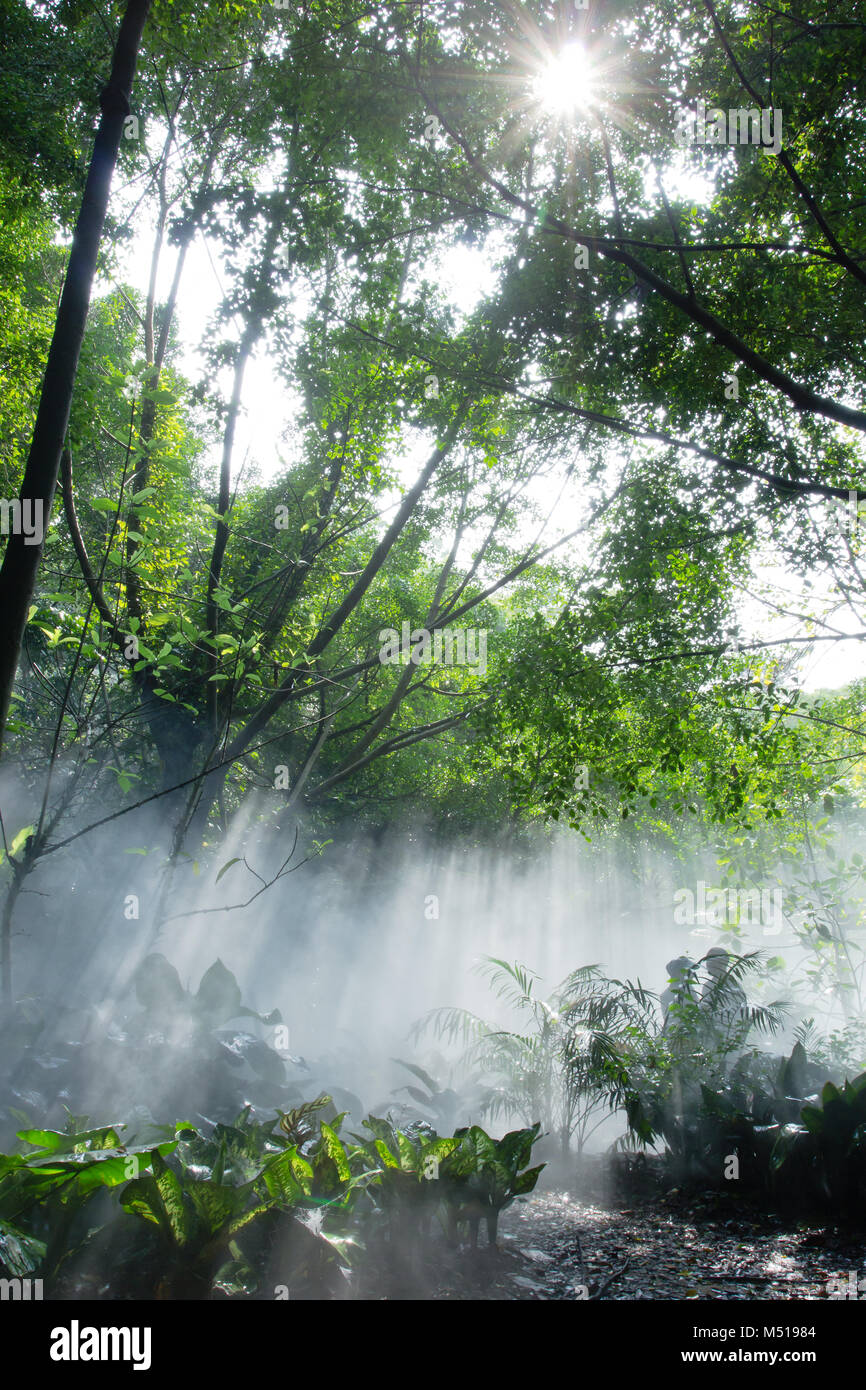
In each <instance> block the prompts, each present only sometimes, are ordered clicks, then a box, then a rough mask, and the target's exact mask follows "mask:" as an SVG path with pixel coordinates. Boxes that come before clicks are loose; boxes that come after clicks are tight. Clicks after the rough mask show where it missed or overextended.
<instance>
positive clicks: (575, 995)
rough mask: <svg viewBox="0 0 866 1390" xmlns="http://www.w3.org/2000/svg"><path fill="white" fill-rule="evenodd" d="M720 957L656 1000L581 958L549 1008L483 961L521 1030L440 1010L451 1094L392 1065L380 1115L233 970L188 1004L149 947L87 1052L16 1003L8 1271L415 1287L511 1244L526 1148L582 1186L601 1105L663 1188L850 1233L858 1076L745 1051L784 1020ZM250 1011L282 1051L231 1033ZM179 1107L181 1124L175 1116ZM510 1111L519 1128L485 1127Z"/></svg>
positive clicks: (317, 1294) (346, 1292)
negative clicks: (297, 1049) (779, 1211)
mask: <svg viewBox="0 0 866 1390" xmlns="http://www.w3.org/2000/svg"><path fill="white" fill-rule="evenodd" d="M707 960H708V961H709V962H710V963H711V964H712V965H713V969H710V970H709V980H708V982H706V983H705V984H704V987H703V990H702V992H700V993H699V992H698V988H697V973H696V972H697V967H692V966H690V967H689V968H688V969H685V970H684V971H683V972H682V973H681V974H680V975H679V976H677V978H675V979H674V980H672V982H671V983H672V988H671V990H670V991H669V992H668V996H667V999H666V1001H665V1006H664V1007H663V1008H662V1009H660V1008H659V1000H657V999H656V996H654V995H653V994H651V993H650V992H649V991H647V990H645V989H644V988H643V987H642V986H641V985H640V984H631V983H630V982H623V981H618V980H609V979H607V978H606V977H604V976H603V975H602V974H601V972H600V971H599V970H598V968H597V967H585V968H583V969H581V970H578V971H576V972H574V973H573V974H572V975H571V976H569V977H568V979H567V980H566V981H564V982H563V984H562V985H561V986H560V987H559V988H558V990H557V991H556V993H555V995H554V996H553V1002H552V1003H551V1001H550V1000H541V999H539V998H537V997H536V995H535V993H534V984H535V981H534V977H532V976H531V974H530V972H528V971H526V970H524V969H523V968H522V967H520V966H517V965H514V966H508V965H506V964H505V963H504V962H500V961H494V962H491V963H490V969H491V971H492V983H493V985H494V987H495V988H496V990H497V992H498V993H499V994H500V996H502V995H503V991H504V993H505V997H507V1000H508V1002H509V1003H510V1004H511V1005H512V1006H513V1007H516V1008H517V1010H518V1012H519V1013H522V1014H523V1015H524V1017H523V1019H522V1024H521V1029H520V1031H518V1030H514V1031H509V1030H508V1029H506V1028H504V1027H502V1026H501V1025H494V1024H492V1023H490V1024H488V1023H485V1022H484V1021H483V1020H481V1019H478V1018H476V1017H474V1016H472V1015H465V1014H464V1015H461V1014H459V1011H455V1010H444V1011H437V1013H436V1014H435V1015H431V1016H430V1017H429V1018H428V1019H426V1020H423V1021H422V1022H421V1024H419V1026H418V1029H417V1030H416V1032H417V1034H418V1035H421V1034H423V1033H424V1031H425V1030H426V1029H428V1028H430V1027H433V1028H434V1029H435V1030H436V1031H437V1032H438V1034H439V1036H440V1038H441V1037H442V1036H443V1035H447V1036H450V1037H451V1038H452V1040H453V1039H454V1038H455V1037H457V1036H458V1035H459V1036H461V1037H462V1038H463V1040H464V1044H465V1046H464V1053H463V1055H462V1056H461V1057H460V1058H458V1059H456V1060H455V1062H454V1064H453V1066H452V1078H451V1079H453V1082H454V1084H453V1085H451V1084H449V1085H442V1084H440V1083H439V1082H437V1080H436V1079H434V1077H433V1076H432V1075H431V1073H430V1072H428V1071H427V1070H425V1068H424V1067H422V1066H420V1065H419V1064H417V1063H415V1062H402V1063H400V1065H401V1066H402V1067H403V1068H404V1069H407V1070H408V1071H409V1073H410V1074H411V1075H412V1076H413V1083H412V1084H409V1085H404V1086H401V1087H398V1088H396V1089H395V1090H394V1091H393V1092H392V1093H391V1096H390V1098H389V1099H388V1100H387V1102H383V1103H382V1104H380V1105H379V1106H377V1107H376V1108H377V1109H378V1110H379V1111H380V1112H381V1113H380V1114H378V1115H377V1114H365V1111H364V1109H362V1103H361V1101H360V1099H359V1097H358V1096H357V1095H356V1094H355V1093H354V1092H353V1091H350V1090H347V1089H341V1088H339V1087H337V1086H336V1085H334V1086H331V1087H329V1088H328V1089H325V1088H324V1087H322V1086H321V1085H320V1078H321V1076H322V1074H323V1066H322V1065H321V1064H320V1065H319V1066H318V1067H317V1065H316V1064H315V1063H313V1064H311V1063H309V1062H308V1061H307V1060H306V1059H303V1058H296V1057H292V1056H291V1055H289V1054H288V1053H287V1051H285V1050H283V1051H281V1050H280V1048H279V1047H278V1046H274V1045H273V1044H274V1040H275V1039H276V1038H279V1037H280V1029H281V1018H280V1014H279V1013H278V1012H277V1011H273V1012H272V1013H270V1014H267V1015H262V1014H259V1013H256V1011H254V1010H252V1009H249V1008H247V1007H246V1006H244V1005H243V1003H242V1001H241V992H240V989H239V987H238V985H237V982H236V980H235V978H234V976H233V975H232V974H231V972H230V971H228V970H227V969H226V967H225V966H224V965H223V964H222V963H221V962H220V961H217V962H215V963H214V964H213V965H212V966H211V967H210V969H209V970H207V971H206V972H205V974H204V976H203V977H202V979H201V982H200V984H199V987H198V990H197V991H196V992H195V993H194V994H193V993H192V992H190V991H188V990H185V989H184V988H183V987H182V985H181V983H180V979H179V977H178V976H177V973H176V971H175V970H174V968H173V967H172V966H171V965H170V964H169V963H168V961H166V960H165V959H164V958H163V957H161V956H151V957H148V958H147V959H146V960H145V962H144V963H143V964H142V966H141V967H140V968H139V970H138V973H137V975H136V977H135V981H134V989H135V996H136V1003H137V1009H136V1011H135V1012H133V1013H132V1014H131V1015H130V1016H129V1017H126V1018H122V1019H118V1018H116V1017H115V1018H112V1019H103V1020H102V1021H101V1023H100V1021H99V1020H96V1019H95V1018H90V1019H89V1020H88V1025H87V1027H85V1029H84V1039H85V1040H84V1041H82V1039H81V1038H79V1039H78V1040H77V1041H75V1042H67V1043H66V1044H65V1045H64V1044H62V1043H61V1042H59V1041H58V1031H57V1026H54V1028H53V1030H52V1028H51V1027H49V1020H48V1018H47V1016H46V1013H45V1011H44V1007H43V1006H41V1005H40V1004H39V1003H38V1001H35V1000H30V1001H24V1002H23V1003H22V1004H20V1005H19V1006H18V1010H17V1013H16V1015H15V1016H13V1018H12V1020H11V1022H10V1023H8V1024H7V1032H6V1039H5V1041H6V1042H7V1043H8V1042H9V1040H10V1039H11V1038H17V1046H16V1047H15V1049H14V1050H13V1049H12V1048H11V1047H9V1048H8V1049H7V1048H4V1053H3V1055H4V1057H5V1058H6V1059H7V1063H6V1075H5V1077H4V1078H3V1086H4V1094H3V1105H4V1111H5V1120H6V1123H7V1125H11V1126H14V1142H12V1133H11V1131H10V1132H8V1133H7V1134H6V1135H4V1146H5V1147H6V1148H7V1149H9V1150H10V1151H9V1152H6V1153H3V1154H0V1270H2V1273H3V1274H4V1276H5V1277H7V1278H19V1279H25V1278H28V1279H41V1280H42V1281H43V1285H44V1288H45V1292H46V1296H48V1297H56V1298H76V1297H86V1296H88V1294H89V1295H90V1296H92V1295H93V1294H94V1293H95V1292H98V1293H99V1296H103V1297H104V1296H108V1297H112V1298H143V1299H153V1298H170V1299H184V1298H193V1299H195V1298H199V1299H201V1298H212V1297H216V1298H269V1299H270V1298H290V1297H294V1298H298V1297H301V1298H310V1297H312V1298H322V1297H324V1298H342V1297H349V1296H361V1297H363V1296H376V1294H375V1293H371V1292H370V1290H371V1289H374V1288H376V1287H379V1284H377V1281H380V1282H381V1279H382V1277H383V1275H384V1277H385V1278H386V1281H387V1280H390V1281H391V1285H392V1286H393V1285H394V1284H395V1283H396V1284H398V1285H399V1283H400V1282H401V1281H404V1282H406V1283H411V1282H412V1281H415V1282H416V1283H417V1282H418V1280H419V1279H421V1278H422V1271H423V1267H424V1264H425V1261H426V1260H428V1259H429V1258H430V1256H431V1252H432V1253H433V1254H435V1252H436V1251H440V1252H443V1251H447V1252H450V1256H454V1255H456V1256H457V1257H458V1258H464V1259H467V1258H472V1253H471V1252H473V1251H474V1250H476V1249H477V1248H478V1246H479V1232H480V1231H481V1230H482V1228H483V1230H484V1232H485V1237H486V1239H485V1241H484V1245H483V1247H482V1248H484V1246H486V1247H495V1244H496V1239H497V1225H498V1220H499V1214H500V1212H501V1211H502V1210H503V1208H505V1207H506V1206H508V1205H509V1204H510V1203H511V1202H513V1201H514V1200H515V1199H517V1198H522V1197H526V1196H528V1194H530V1193H531V1192H532V1191H533V1189H534V1188H535V1185H536V1183H537V1181H538V1179H539V1176H540V1174H541V1172H542V1169H543V1168H544V1167H545V1166H546V1165H545V1163H544V1162H533V1149H534V1148H536V1147H537V1152H536V1155H535V1157H536V1158H537V1159H538V1158H545V1159H551V1158H552V1159H553V1161H554V1162H553V1167H554V1170H555V1172H556V1173H557V1174H561V1173H563V1171H564V1170H563V1164H564V1165H566V1168H568V1169H569V1172H570V1173H571V1175H572V1176H573V1174H574V1156H573V1153H572V1140H573V1139H576V1141H577V1148H578V1156H577V1164H578V1168H579V1164H580V1155H581V1154H582V1153H583V1152H584V1148H585V1143H586V1139H587V1137H588V1135H589V1134H590V1133H591V1130H592V1123H599V1122H602V1121H604V1120H605V1119H608V1120H609V1118H610V1116H611V1115H616V1116H621V1117H622V1118H623V1119H624V1122H625V1132H624V1133H623V1134H622V1135H621V1136H620V1138H619V1139H618V1140H617V1141H616V1142H615V1143H614V1145H613V1146H612V1148H613V1149H614V1150H617V1149H618V1150H625V1151H627V1152H631V1153H632V1154H635V1153H637V1154H638V1155H640V1154H647V1153H651V1152H655V1153H656V1155H657V1156H658V1154H659V1153H660V1154H661V1157H662V1163H663V1181H664V1182H666V1183H667V1185H669V1186H674V1185H677V1186H683V1185H688V1184H690V1183H695V1184H700V1185H703V1186H713V1185H716V1186H719V1187H729V1189H730V1190H732V1191H733V1190H737V1191H741V1192H744V1193H745V1192H748V1193H749V1194H750V1195H751V1196H752V1197H754V1196H755V1195H759V1196H760V1197H761V1199H762V1200H764V1201H766V1202H767V1203H770V1204H773V1203H775V1204H780V1205H782V1206H784V1205H786V1204H790V1203H796V1204H797V1205H798V1206H799V1207H800V1208H803V1207H805V1206H809V1205H812V1206H816V1207H819V1208H821V1209H823V1210H824V1211H826V1212H827V1213H830V1214H832V1215H833V1216H834V1217H845V1218H846V1219H847V1220H850V1221H854V1222H856V1221H858V1220H859V1219H860V1216H861V1213H862V1212H863V1210H864V1199H866V1072H864V1073H863V1074H862V1075H859V1076H857V1077H855V1078H854V1079H844V1078H843V1075H842V1072H841V1071H840V1069H839V1068H838V1067H836V1068H835V1069H834V1067H833V1066H832V1064H831V1063H828V1061H827V1060H826V1055H825V1054H824V1053H822V1052H821V1048H820V1047H819V1046H817V1045H816V1044H815V1043H814V1042H811V1041H810V1039H809V1033H808V1029H805V1030H803V1029H801V1034H802V1036H801V1038H800V1040H798V1041H796V1042H795V1044H794V1046H793V1048H792V1050H791V1051H790V1054H789V1055H777V1054H774V1053H772V1052H770V1051H769V1050H767V1049H766V1048H764V1049H761V1048H758V1047H756V1046H754V1045H753V1042H754V1035H755V1034H756V1033H759V1032H762V1031H763V1032H765V1033H769V1034H773V1033H774V1032H778V1031H779V1030H780V1028H781V1027H782V1023H783V1018H784V1013H785V1006H784V1004H782V1003H779V1002H776V1003H773V1004H770V1005H765V1006H752V1005H749V1004H748V1003H747V1001H746V995H745V992H744V990H743V989H742V987H741V984H740V982H741V981H747V980H748V978H749V976H750V974H753V973H754V971H755V970H756V969H757V967H758V964H759V962H758V958H757V957H756V956H742V957H729V956H725V957H724V959H723V960H722V962H721V965H720V963H719V960H720V958H719V956H718V955H717V956H716V958H715V960H714V961H713V959H712V957H708V958H707ZM527 1014H528V1019H527V1017H526V1015H527ZM246 1018H250V1019H253V1020H254V1021H255V1023H257V1024H258V1025H259V1031H260V1032H261V1031H262V1030H266V1031H267V1038H268V1040H266V1039H265V1038H263V1037H262V1036H257V1035H256V1034H254V1033H252V1032H246V1031H243V1030H241V1029H239V1028H238V1027H237V1021H238V1020H239V1019H246ZM68 1021H69V1020H67V1022H68ZM228 1024H232V1025H233V1026H231V1027H227V1026H226V1025H228ZM252 1026H254V1025H252ZM62 1031H63V1028H62V1026H61V1027H60V1032H62ZM283 1031H285V1030H283ZM88 1038H89V1041H87V1040H86V1039H88ZM804 1039H805V1040H806V1041H810V1045H811V1046H812V1050H813V1054H814V1055H813V1056H812V1057H810V1055H809V1051H808V1050H807V1046H806V1045H805V1042H804ZM22 1040H23V1042H22ZM819 1056H820V1057H821V1058H822V1060H820V1061H819V1060H817V1058H818V1057H819ZM9 1059H12V1060H11V1061H10V1060H9ZM287 1074H288V1075H291V1076H294V1077H295V1078H296V1079H295V1080H292V1081H288V1080H287ZM297 1078H302V1079H300V1080H298V1079H297ZM36 1086H40V1087H41V1090H36V1089H35V1087H36ZM84 1095H87V1096H89V1097H90V1099H91V1100H94V1099H95V1100H96V1103H97V1105H98V1106H99V1108H100V1109H101V1110H102V1113H105V1111H104V1108H103V1107H105V1106H107V1105H108V1104H111V1105H112V1106H113V1107H114V1110H113V1113H114V1114H115V1115H117V1116H118V1117H119V1118H117V1119H116V1120H115V1121H114V1122H112V1123H110V1124H98V1125H95V1126H94V1125H91V1126H89V1125H88V1122H87V1120H86V1119H85V1118H84V1117H83V1116H82V1115H81V1114H80V1113H79V1112H78V1111H76V1112H75V1113H73V1110H72V1108H71V1103H72V1102H73V1101H75V1100H76V1099H80V1098H81V1097H82V1096H84ZM156 1096H159V1097H160V1101H159V1106H158V1107H157V1109H158V1110H159V1108H160V1107H161V1112H160V1114H159V1115H158V1116H157V1115H156V1113H155V1112H154V1111H152V1110H151V1109H150V1108H149V1106H150V1105H151V1104H152V1103H153V1098H154V1097H156ZM173 1107H177V1108H176V1109H174V1111H173V1113H174V1114H179V1115H181V1116H188V1117H189V1118H181V1119H179V1120H173V1121H167V1120H166V1112H168V1114H171V1113H172V1108H173ZM58 1112H59V1114H60V1116H62V1117H64V1118H63V1120H62V1123H61V1122H60V1121H59V1120H58V1119H57V1115H58ZM34 1117H36V1118H34ZM40 1117H41V1118H40ZM362 1117H363V1118H362ZM467 1117H468V1122H466V1123H461V1122H460V1121H463V1120H466V1119H467ZM473 1117H474V1118H475V1119H476V1120H478V1119H483V1120H484V1124H485V1126H486V1128H485V1127H482V1125H481V1124H479V1123H477V1122H475V1123H473V1122H472V1119H473ZM599 1117H600V1119H599ZM514 1119H517V1120H518V1121H519V1122H520V1125H519V1127H518V1128H513V1129H509V1130H508V1131H507V1132H506V1133H505V1134H504V1136H503V1137H501V1138H496V1137H494V1136H493V1135H492V1134H491V1133H489V1132H488V1129H489V1128H490V1127H491V1123H492V1122H497V1121H501V1122H503V1125H502V1127H503V1128H505V1122H506V1121H507V1120H514ZM52 1126H53V1127H52ZM442 1131H445V1132H442ZM12 1150H15V1151H12ZM735 1184H736V1186H734V1185H735ZM461 1252H462V1254H461ZM106 1271H108V1273H106Z"/></svg>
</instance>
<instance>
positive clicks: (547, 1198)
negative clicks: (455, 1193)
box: [433, 1191, 866, 1301]
mask: <svg viewBox="0 0 866 1390" xmlns="http://www.w3.org/2000/svg"><path fill="white" fill-rule="evenodd" d="M499 1245H500V1253H499V1254H497V1253H496V1252H495V1251H493V1252H490V1253H489V1254H488V1253H487V1252H486V1251H479V1253H478V1255H477V1257H476V1258H475V1259H474V1260H473V1261H472V1262H471V1264H470V1266H468V1267H466V1268H464V1269H463V1270H462V1271H461V1270H460V1269H459V1268H455V1269H453V1270H450V1271H449V1272H448V1274H447V1275H446V1276H445V1278H444V1279H443V1280H442V1282H441V1283H440V1286H439V1288H438V1289H437V1290H436V1292H435V1293H434V1294H433V1297H434V1298H439V1299H538V1300H546V1299H574V1298H577V1297H579V1296H580V1295H579V1292H578V1290H579V1286H580V1284H581V1282H582V1280H583V1279H585V1282H586V1284H587V1286H588V1290H589V1294H590V1296H591V1297H601V1298H603V1299H606V1300H609V1299H615V1300H639V1299H719V1298H721V1299H731V1300H753V1299H766V1300H786V1301H787V1300H790V1299H826V1298H827V1296H828V1282H827V1281H828V1279H831V1278H833V1279H838V1278H841V1279H842V1280H843V1281H844V1282H845V1284H846V1286H847V1284H848V1277H849V1271H855V1272H856V1275H857V1279H858V1280H860V1279H862V1280H864V1283H863V1292H864V1294H866V1236H864V1235H856V1236H852V1235H849V1236H846V1235H845V1234H844V1233H842V1232H841V1231H837V1230H834V1229H831V1228H828V1227H826V1226H822V1225H821V1224H820V1223H819V1222H817V1221H798V1220H797V1219H796V1218H795V1219H793V1220H791V1219H788V1220H785V1219H783V1218H782V1217H781V1216H774V1215H766V1214H763V1213H762V1212H761V1211H760V1209H759V1208H758V1207H757V1206H756V1205H754V1204H752V1203H748V1204H747V1203H746V1202H744V1201H743V1200H742V1199H740V1200H737V1199H736V1198H735V1197H734V1196H733V1195H731V1196H728V1195H727V1194H721V1195H719V1194H707V1195H706V1196H703V1197H697V1198H693V1199H690V1200H685V1199H683V1198H681V1197H680V1196H679V1195H678V1194H671V1195H670V1196H668V1197H665V1198H662V1199H661V1200H657V1201H655V1202H654V1203H653V1204H651V1205H644V1206H638V1207H633V1208H628V1207H626V1208H622V1209H611V1208H610V1207H608V1208H605V1207H602V1206H594V1205H590V1204H588V1203H585V1202H581V1201H580V1200H578V1199H577V1198H576V1197H575V1196H573V1195H571V1194H569V1193H567V1192H563V1191H548V1192H539V1193H536V1194H534V1195H533V1197H532V1198H531V1199H529V1200H528V1201H525V1202H520V1203H515V1205H514V1206H512V1207H511V1208H509V1210H508V1211H506V1212H504V1213H503V1216H502V1221H501V1223H500V1239H499ZM581 1254H582V1257H583V1261H584V1262H585V1263H584V1271H585V1272H584V1274H583V1276H582V1274H581ZM611 1276H614V1277H613V1278H611Z"/></svg>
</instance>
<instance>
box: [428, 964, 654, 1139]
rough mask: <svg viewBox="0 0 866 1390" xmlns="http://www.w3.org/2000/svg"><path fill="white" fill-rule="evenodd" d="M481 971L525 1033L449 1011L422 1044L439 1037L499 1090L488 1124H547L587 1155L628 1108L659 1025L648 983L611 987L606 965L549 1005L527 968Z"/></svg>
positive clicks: (489, 1101) (578, 976) (489, 1102)
mask: <svg viewBox="0 0 866 1390" xmlns="http://www.w3.org/2000/svg"><path fill="white" fill-rule="evenodd" d="M477 969H478V970H479V971H480V972H481V973H483V974H485V975H486V976H487V977H488V979H489V982H490V986H491V988H492V989H493V991H494V992H495V994H496V996H497V998H499V999H502V1000H504V1001H505V1002H506V1003H507V1004H508V1005H509V1006H510V1007H511V1008H512V1009H513V1010H514V1011H515V1012H516V1013H517V1014H518V1015H520V1016H521V1017H522V1018H523V1019H525V1020H526V1025H525V1027H524V1028H522V1029H517V1028H515V1029H507V1028H501V1027H497V1026H496V1025H495V1024H493V1023H490V1022H487V1021H486V1020H484V1019H482V1018H479V1017H478V1015H477V1014H473V1013H471V1012H470V1011H469V1010H467V1009H458V1008H440V1009H434V1010H432V1011H431V1012H430V1013H429V1014H427V1015H426V1016H425V1017H424V1018H423V1019H422V1020H420V1021H419V1023H418V1024H416V1025H415V1028H414V1029H413V1033H414V1036H415V1037H416V1038H420V1037H421V1036H422V1035H423V1034H424V1033H426V1032H428V1031H432V1032H433V1033H434V1034H435V1036H436V1037H437V1038H439V1039H444V1040H446V1041H448V1042H451V1043H454V1042H460V1043H461V1044H462V1045H463V1048H464V1050H463V1054H462V1058H461V1061H462V1064H463V1065H465V1066H467V1067H471V1068H473V1069H480V1070H481V1071H483V1072H484V1073H485V1074H486V1075H489V1076H490V1077H491V1079H492V1080H493V1082H494V1084H493V1085H492V1086H491V1088H490V1090H489V1092H488V1094H487V1097H486V1099H485V1101H484V1106H483V1108H484V1111H485V1113H486V1114H488V1115H491V1116H507V1115H514V1116H517V1117H518V1118H519V1119H520V1120H521V1121H522V1122H523V1123H524V1124H525V1125H531V1124H533V1123H534V1122H535V1121H536V1120H537V1121H540V1123H541V1126H542V1129H543V1130H544V1131H545V1132H546V1133H551V1134H556V1135H557V1136H558V1138H559V1141H560V1146H561V1149H562V1152H563V1154H567V1153H568V1151H569V1148H570V1146H571V1143H572V1140H574V1141H576V1144H577V1149H578V1152H581V1151H582V1150H583V1147H584V1145H585V1143H586V1141H587V1139H588V1138H589V1136H590V1135H591V1134H592V1133H593V1132H594V1131H595V1129H597V1128H598V1126H599V1125H600V1124H601V1123H602V1122H603V1120H604V1118H605V1116H606V1115H607V1114H608V1113H610V1112H611V1111H612V1110H615V1109H616V1108H617V1107H618V1106H619V1105H621V1104H623V1103H624V1097H625V1093H626V1087H627V1075H626V1072H625V1068H624V1058H625V1056H626V1055H627V1053H628V1050H629V1045H630V1041H631V1040H632V1039H633V1037H634V1035H635V1034H636V1033H638V1032H640V1030H641V1029H642V1028H643V1029H646V1028H647V1027H648V1026H649V1021H650V1018H651V1017H654V1007H655V1006H654V1000H655V996H654V995H652V994H651V993H650V992H649V991H648V990H645V989H644V988H643V987H642V986H641V985H640V984H639V983H638V984H632V983H631V982H630V981H625V982H623V981H620V980H613V979H609V978H608V977H607V976H605V975H604V974H603V973H602V971H601V969H600V967H599V966H597V965H586V966H581V967H580V968H579V969H577V970H574V971H572V973H571V974H570V975H568V976H566V978H565V979H564V980H563V981H561V983H560V984H559V985H557V986H556V988H555V989H554V990H553V991H552V993H551V994H550V995H549V997H548V998H547V999H544V998H541V997H540V995H538V994H537V992H536V986H537V981H538V978H539V977H538V976H537V975H536V974H534V972H533V971H531V970H528V969H527V968H526V967H525V966H523V965H521V964H519V963H518V962H517V961H515V962H513V963H509V962H507V961H503V960H499V959H497V958H496V957H493V956H489V957H486V958H485V959H484V960H483V961H482V962H480V964H479V966H478V967H477ZM599 1111H601V1112H603V1113H602V1114H601V1115H599Z"/></svg>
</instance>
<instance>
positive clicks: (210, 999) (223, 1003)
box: [195, 960, 241, 1023]
mask: <svg viewBox="0 0 866 1390" xmlns="http://www.w3.org/2000/svg"><path fill="white" fill-rule="evenodd" d="M195 1002H196V1005H197V1006H198V1008H199V1010H200V1012H201V1013H202V1014H204V1016H205V1018H206V1019H207V1021H208V1022H209V1023H224V1022H225V1021H226V1019H229V1018H237V1016H238V1013H239V1012H240V1009H241V991H240V986H239V985H238V982H237V980H236V979H235V977H234V975H233V974H232V972H231V971H230V970H227V969H226V967H225V966H224V965H223V963H222V961H221V960H215V961H214V963H213V965H212V966H211V967H210V969H209V970H206V971H205V972H204V974H203V975H202V977H201V983H200V985H199V987H198V994H197V995H196V997H195Z"/></svg>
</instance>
